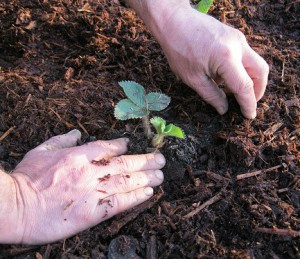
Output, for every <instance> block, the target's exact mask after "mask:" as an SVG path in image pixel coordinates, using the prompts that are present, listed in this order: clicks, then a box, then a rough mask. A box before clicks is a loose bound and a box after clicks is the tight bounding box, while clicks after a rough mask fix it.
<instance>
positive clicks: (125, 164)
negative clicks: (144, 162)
mask: <svg viewBox="0 0 300 259" xmlns="http://www.w3.org/2000/svg"><path fill="white" fill-rule="evenodd" d="M119 163H120V165H121V168H122V170H123V171H129V170H130V168H131V167H132V162H131V160H129V159H128V158H126V157H125V156H120V157H119Z"/></svg>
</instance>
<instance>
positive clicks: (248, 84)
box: [238, 80, 253, 94]
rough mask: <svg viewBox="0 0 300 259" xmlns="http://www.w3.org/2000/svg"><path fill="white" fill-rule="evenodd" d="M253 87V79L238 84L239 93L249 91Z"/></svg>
mask: <svg viewBox="0 0 300 259" xmlns="http://www.w3.org/2000/svg"><path fill="white" fill-rule="evenodd" d="M252 89H253V82H252V80H245V81H242V82H240V83H239V85H238V93H239V94H243V93H249V92H250V91H252Z"/></svg>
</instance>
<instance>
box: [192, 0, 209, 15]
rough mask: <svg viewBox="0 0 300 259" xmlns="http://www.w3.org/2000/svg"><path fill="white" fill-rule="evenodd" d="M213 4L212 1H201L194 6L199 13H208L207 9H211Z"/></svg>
mask: <svg viewBox="0 0 300 259" xmlns="http://www.w3.org/2000/svg"><path fill="white" fill-rule="evenodd" d="M212 3H213V0H201V1H200V2H199V3H198V4H197V5H196V10H198V11H199V12H201V13H205V14H206V13H208V11H209V8H210V7H211V5H212Z"/></svg>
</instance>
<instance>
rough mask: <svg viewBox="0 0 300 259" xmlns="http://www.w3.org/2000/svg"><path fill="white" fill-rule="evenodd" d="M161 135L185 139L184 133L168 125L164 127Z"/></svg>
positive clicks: (172, 125)
mask: <svg viewBox="0 0 300 259" xmlns="http://www.w3.org/2000/svg"><path fill="white" fill-rule="evenodd" d="M163 134H164V135H165V136H172V137H176V138H185V134H184V131H183V130H182V129H181V128H179V127H177V126H175V125H174V124H168V125H167V126H166V127H165V130H164V131H163Z"/></svg>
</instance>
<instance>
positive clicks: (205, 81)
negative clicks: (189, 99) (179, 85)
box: [193, 76, 228, 114]
mask: <svg viewBox="0 0 300 259" xmlns="http://www.w3.org/2000/svg"><path fill="white" fill-rule="evenodd" d="M193 88H194V89H195V90H196V92H197V93H198V94H199V95H200V96H201V97H202V98H203V100H204V101H206V102H207V103H209V104H210V105H212V106H213V107H215V109H216V110H217V111H218V113H219V114H224V113H226V112H227V110H228V102H227V98H226V94H225V93H224V92H223V90H222V89H220V88H219V87H218V86H217V84H216V83H215V82H214V81H213V80H211V79H210V78H209V77H207V76H203V77H201V79H200V80H198V81H196V82H194V83H193Z"/></svg>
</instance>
